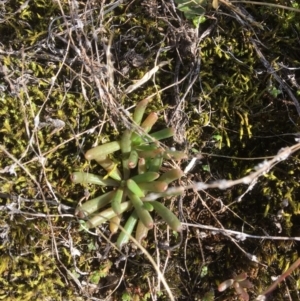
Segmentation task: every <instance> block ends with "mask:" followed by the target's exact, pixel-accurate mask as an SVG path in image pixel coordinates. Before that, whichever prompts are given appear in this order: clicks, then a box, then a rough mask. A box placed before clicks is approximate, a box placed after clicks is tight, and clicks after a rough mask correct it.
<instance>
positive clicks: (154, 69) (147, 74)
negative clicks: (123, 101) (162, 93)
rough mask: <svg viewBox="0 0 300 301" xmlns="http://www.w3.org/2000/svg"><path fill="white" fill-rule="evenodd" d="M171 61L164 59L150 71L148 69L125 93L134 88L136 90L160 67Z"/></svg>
mask: <svg viewBox="0 0 300 301" xmlns="http://www.w3.org/2000/svg"><path fill="white" fill-rule="evenodd" d="M169 62H170V61H163V62H161V63H160V64H158V65H157V66H155V67H154V68H152V69H151V70H150V71H148V72H147V73H146V74H145V75H144V76H143V77H142V78H141V79H140V80H138V81H137V82H136V83H135V84H133V85H130V86H129V87H128V88H127V89H126V90H125V94H128V93H131V92H133V91H134V90H136V89H137V88H139V87H140V86H142V85H143V84H144V83H146V82H147V81H148V80H149V79H150V78H151V77H152V75H153V74H155V73H156V72H157V71H158V69H159V68H160V67H163V66H165V65H167V64H169Z"/></svg>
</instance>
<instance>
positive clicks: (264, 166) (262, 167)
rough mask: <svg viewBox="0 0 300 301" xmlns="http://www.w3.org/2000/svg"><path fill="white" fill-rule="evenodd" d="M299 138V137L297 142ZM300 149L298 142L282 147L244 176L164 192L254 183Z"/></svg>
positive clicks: (149, 197)
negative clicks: (269, 158)
mask: <svg viewBox="0 0 300 301" xmlns="http://www.w3.org/2000/svg"><path fill="white" fill-rule="evenodd" d="M298 141H299V140H298V139H297V142H298ZM299 149H300V143H299V142H298V143H296V144H294V145H293V146H290V147H285V148H282V149H280V150H279V151H278V153H277V155H276V156H274V157H273V159H271V160H265V161H263V162H262V163H259V164H258V165H256V166H255V167H254V170H255V171H254V172H252V173H250V174H249V175H247V176H245V177H242V178H240V179H237V180H225V179H224V180H218V181H214V182H212V183H209V184H207V183H204V182H195V183H193V184H192V185H188V186H185V187H183V186H179V187H171V188H169V189H167V190H166V191H165V192H164V194H176V192H177V194H178V191H179V190H182V193H183V190H187V189H193V190H196V191H199V190H206V189H209V188H218V189H221V190H225V189H228V188H230V187H232V186H235V185H238V184H246V185H249V184H251V183H253V181H254V179H257V178H259V177H260V176H262V175H264V174H266V173H268V172H269V170H270V169H272V168H273V167H274V166H275V165H276V164H278V163H279V162H281V161H284V160H286V159H287V158H288V157H289V156H290V155H291V154H292V153H294V152H295V151H297V150H299ZM161 197H162V194H161V193H150V194H148V195H147V201H155V200H156V199H158V198H161Z"/></svg>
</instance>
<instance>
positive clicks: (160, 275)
mask: <svg viewBox="0 0 300 301" xmlns="http://www.w3.org/2000/svg"><path fill="white" fill-rule="evenodd" d="M82 227H83V228H84V230H85V231H86V232H88V233H90V234H92V235H95V236H98V235H97V234H95V233H93V232H92V231H90V230H89V229H87V228H85V227H84V226H83V225H82ZM118 227H119V229H120V230H121V231H123V232H124V233H126V235H128V236H129V237H130V239H131V240H132V241H133V242H134V244H135V245H136V246H137V247H138V248H139V249H140V250H141V251H142V252H143V253H144V254H145V256H146V257H147V258H148V260H149V261H150V263H151V264H152V266H153V267H154V269H155V271H156V273H157V275H158V277H159V279H160V280H161V282H162V283H163V285H164V287H165V289H166V291H167V293H168V295H169V298H170V301H175V299H174V296H173V294H172V292H171V289H170V287H169V285H168V283H167V281H166V279H165V277H164V275H163V274H162V272H161V271H160V269H159V266H158V265H157V264H156V263H155V261H154V259H153V258H152V256H151V255H150V254H149V253H148V251H147V250H146V249H145V248H144V247H143V246H142V245H141V244H140V243H139V242H138V241H137V240H136V239H135V238H134V237H133V236H132V235H130V234H129V233H128V232H127V231H126V230H125V229H124V228H123V227H122V226H120V225H118ZM99 234H100V235H101V236H102V237H103V238H104V239H105V240H106V241H107V242H108V243H109V244H110V245H111V246H112V247H113V248H114V249H116V250H117V251H118V252H120V253H121V254H123V253H122V252H121V251H120V250H119V249H118V248H117V247H116V245H115V244H114V243H112V242H111V241H110V240H109V239H108V238H107V237H106V236H105V235H104V234H103V233H101V232H99Z"/></svg>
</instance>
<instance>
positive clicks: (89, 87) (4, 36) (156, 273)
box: [0, 0, 300, 301]
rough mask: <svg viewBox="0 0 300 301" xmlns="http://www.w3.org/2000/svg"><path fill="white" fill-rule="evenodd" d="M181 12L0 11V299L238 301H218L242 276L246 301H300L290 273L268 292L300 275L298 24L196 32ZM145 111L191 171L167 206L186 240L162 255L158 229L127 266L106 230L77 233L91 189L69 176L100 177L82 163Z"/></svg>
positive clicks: (161, 4) (43, 5)
mask: <svg viewBox="0 0 300 301" xmlns="http://www.w3.org/2000/svg"><path fill="white" fill-rule="evenodd" d="M213 2H214V6H216V1H213ZM269 2H270V3H271V4H276V5H282V6H288V7H289V8H292V7H293V8H294V9H296V10H297V9H298V8H299V7H298V4H297V3H296V2H295V1H281V0H279V1H269ZM176 3H179V1H178V2H176V1H175V2H173V1H159V0H157V1H156V0H151V1H137V0H136V1H120V0H119V1H115V2H113V1H98V2H94V1H84V2H77V1H62V0H59V1H44V0H38V1H30V0H29V1H25V2H24V1H19V0H15V1H12V0H6V1H2V3H1V4H0V12H1V15H0V33H1V38H0V75H1V78H0V97H1V99H0V122H1V127H0V141H1V144H0V162H1V164H0V168H1V170H0V172H1V174H0V181H1V189H0V202H1V203H0V206H1V213H0V214H1V222H0V231H1V232H0V239H1V246H0V250H1V257H0V275H1V277H0V299H2V300H30V299H35V300H107V301H108V300H172V299H173V300H237V298H238V297H237V294H236V293H235V292H234V291H233V290H231V289H227V290H226V291H225V292H218V291H217V287H218V285H219V284H220V283H222V282H223V281H225V280H226V279H235V277H236V275H240V274H243V273H246V274H247V276H248V278H247V279H249V281H251V283H252V284H253V288H249V289H247V294H249V296H250V300H254V299H255V298H256V297H257V296H258V295H259V294H260V293H262V292H264V291H265V292H266V291H267V292H268V294H269V298H270V300H299V295H298V289H299V285H300V284H299V280H298V278H299V271H298V270H297V269H295V270H294V271H293V273H292V274H291V275H290V276H289V277H288V278H285V276H284V277H281V280H285V281H284V282H281V283H280V284H279V287H278V288H276V289H275V290H274V291H272V292H271V291H270V290H268V288H269V287H270V285H271V284H272V282H273V280H274V279H275V277H277V276H279V275H282V274H283V272H284V271H286V270H287V269H288V267H289V266H291V265H292V264H293V263H294V262H295V263H296V265H295V264H294V267H295V268H296V266H297V259H298V249H299V242H298V238H297V237H299V236H300V235H299V230H298V229H299V224H300V219H299V212H300V207H299V202H298V199H299V172H300V165H299V159H298V148H299V137H298V131H299V130H298V122H299V114H300V110H299V103H298V99H299V91H300V88H299V62H300V56H299V51H298V49H299V43H300V40H299V32H300V17H299V16H300V15H299V12H298V11H293V10H287V9H285V8H284V7H282V6H267V5H259V6H258V5H254V4H252V3H250V1H241V2H240V3H236V2H228V1H225V0H223V1H219V5H220V6H219V7H218V10H216V9H214V8H213V6H212V1H202V2H201V3H203V7H204V8H205V19H202V20H201V22H202V23H201V24H200V25H199V27H198V28H195V26H194V25H193V23H192V21H191V20H187V19H186V17H185V15H184V14H183V12H182V11H180V10H178V9H176ZM197 3H198V2H197ZM145 98H149V99H150V104H149V112H151V111H155V112H157V113H158V114H159V121H158V125H157V128H156V130H159V129H161V128H164V127H165V126H166V125H167V126H174V127H175V128H176V135H175V142H171V141H170V145H169V146H174V147H176V148H177V149H180V150H183V151H185V152H186V153H187V154H188V156H189V160H187V161H184V160H183V161H182V162H180V167H181V168H182V169H183V170H184V169H185V170H186V176H185V177H184V178H183V179H182V180H181V182H180V183H178V184H180V185H182V186H185V187H189V188H190V189H187V190H186V193H185V195H184V196H183V197H182V198H178V199H177V198H174V199H171V200H166V201H165V204H166V205H168V206H170V208H172V210H173V212H176V213H177V216H178V217H180V219H181V220H182V222H183V224H185V226H186V229H185V231H184V241H183V243H182V244H181V246H180V247H179V248H176V249H174V250H172V251H168V250H164V246H166V245H173V244H174V243H175V242H176V241H178V237H177V236H176V233H174V232H172V231H170V229H168V228H167V227H166V225H165V224H163V223H161V221H160V219H159V218H158V217H157V216H154V218H155V229H154V230H153V231H152V232H151V233H149V235H148V238H147V240H146V241H144V244H143V247H144V248H145V249H143V250H144V252H142V251H141V249H140V248H142V247H138V246H137V245H136V244H135V243H129V244H128V246H127V247H126V248H124V249H123V251H122V253H120V252H119V251H117V250H116V249H114V247H113V244H114V243H115V242H116V237H114V236H112V237H110V233H109V230H108V227H107V226H101V227H100V228H98V229H97V230H96V231H93V232H91V231H82V230H80V221H79V220H78V219H77V218H76V217H75V216H74V211H75V208H76V206H77V204H78V202H79V201H80V200H82V201H83V200H86V199H90V198H92V197H94V196H96V195H97V193H98V188H97V187H96V186H94V185H89V186H86V187H82V186H81V185H75V184H72V183H71V181H70V175H71V173H72V172H73V171H74V170H81V171H91V172H95V173H99V172H100V170H99V168H98V167H97V165H96V164H94V163H90V162H87V161H86V160H85V159H84V156H83V154H84V153H85V152H86V151H87V150H88V149H90V148H91V147H92V146H95V145H99V144H103V143H105V142H108V141H113V140H115V139H116V137H118V134H119V132H121V131H123V130H124V129H125V128H127V129H130V128H132V127H133V124H132V122H131V118H130V113H132V111H133V107H134V106H135V105H136V103H137V102H138V101H141V100H142V99H145ZM128 108H131V109H130V110H128ZM295 138H296V141H295ZM191 160H193V161H192V162H193V164H189V163H190V161H191ZM268 164H269V165H268ZM249 174H250V175H252V176H251V177H249ZM238 179H240V180H238ZM224 180H226V181H224ZM195 182H198V183H199V182H200V183H201V184H198V186H195V185H194V183H195ZM201 185H202V186H201ZM193 188H194V189H193ZM195 188H196V189H195ZM220 229H222V230H220ZM278 238H280V239H278ZM146 250H147V252H148V253H147V254H148V256H147V255H145V252H146ZM149 256H150V258H152V260H153V262H150V261H149ZM155 264H156V268H155ZM157 269H158V270H157ZM160 273H161V274H160ZM287 274H289V273H286V274H283V275H287ZM243 275H244V274H243ZM237 291H238V290H237ZM270 294H271V295H270Z"/></svg>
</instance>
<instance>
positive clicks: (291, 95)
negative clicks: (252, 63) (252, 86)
mask: <svg viewBox="0 0 300 301" xmlns="http://www.w3.org/2000/svg"><path fill="white" fill-rule="evenodd" d="M250 41H251V42H252V45H253V46H254V49H255V51H256V53H257V55H258V57H259V59H260V61H261V62H262V63H263V65H264V66H265V68H266V69H267V71H268V72H269V73H270V74H272V76H273V77H274V78H275V79H276V81H277V82H278V84H279V85H280V86H281V87H283V89H284V90H285V91H286V92H287V93H288V95H289V96H290V98H291V99H292V100H293V102H294V105H295V107H296V110H297V113H298V115H299V116H300V105H299V102H298V100H297V98H296V97H295V95H294V94H293V92H292V91H291V89H290V88H289V86H288V85H287V84H286V83H285V82H284V81H283V80H282V79H281V78H280V76H279V75H278V74H277V73H276V70H275V69H274V68H273V67H272V66H271V64H270V63H269V62H268V61H267V60H266V58H265V57H264V55H263V54H262V52H261V51H260V49H259V48H258V46H257V43H256V41H254V40H253V39H250Z"/></svg>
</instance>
